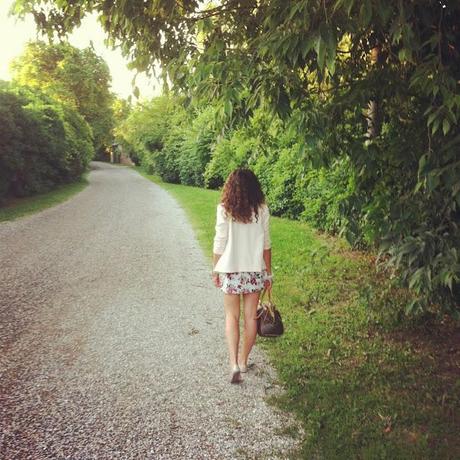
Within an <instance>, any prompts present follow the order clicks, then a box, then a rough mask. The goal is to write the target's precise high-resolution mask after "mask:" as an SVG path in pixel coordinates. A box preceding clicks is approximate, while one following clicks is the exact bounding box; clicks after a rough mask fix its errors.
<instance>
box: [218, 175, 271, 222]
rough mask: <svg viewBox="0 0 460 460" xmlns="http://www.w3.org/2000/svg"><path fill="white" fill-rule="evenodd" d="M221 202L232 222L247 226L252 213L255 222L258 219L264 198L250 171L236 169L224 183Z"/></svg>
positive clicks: (254, 176) (258, 183) (257, 182)
mask: <svg viewBox="0 0 460 460" xmlns="http://www.w3.org/2000/svg"><path fill="white" fill-rule="evenodd" d="M221 202H222V205H223V207H224V209H225V212H226V213H227V214H228V215H230V216H231V217H232V219H233V220H235V221H237V222H242V223H244V224H247V223H249V222H251V221H252V215H253V213H254V215H255V218H256V220H257V219H258V218H259V207H260V206H261V205H262V204H263V203H265V196H264V194H263V192H262V188H261V186H260V182H259V180H258V179H257V177H256V175H255V174H254V173H253V172H252V171H251V170H250V169H246V168H238V169H235V171H233V172H232V173H231V174H230V175H229V176H228V178H227V180H226V181H225V184H224V189H223V191H222V200H221Z"/></svg>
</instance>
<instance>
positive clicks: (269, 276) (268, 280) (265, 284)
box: [264, 273, 273, 291]
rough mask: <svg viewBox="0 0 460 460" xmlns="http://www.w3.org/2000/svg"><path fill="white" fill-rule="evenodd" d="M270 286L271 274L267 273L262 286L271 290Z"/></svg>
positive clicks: (271, 283) (271, 285)
mask: <svg viewBox="0 0 460 460" xmlns="http://www.w3.org/2000/svg"><path fill="white" fill-rule="evenodd" d="M272 287H273V275H272V274H271V273H268V274H267V276H266V278H265V280H264V288H265V289H266V290H267V291H271V290H272Z"/></svg>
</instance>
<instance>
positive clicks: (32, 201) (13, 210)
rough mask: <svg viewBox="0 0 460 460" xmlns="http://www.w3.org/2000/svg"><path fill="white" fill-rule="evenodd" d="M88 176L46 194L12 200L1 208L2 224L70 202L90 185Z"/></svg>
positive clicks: (0, 217)
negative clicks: (70, 199) (69, 200)
mask: <svg viewBox="0 0 460 460" xmlns="http://www.w3.org/2000/svg"><path fill="white" fill-rule="evenodd" d="M87 176H88V173H85V174H84V175H83V177H82V178H81V179H80V180H79V181H77V182H74V183H71V184H66V185H62V186H60V187H57V188H55V189H54V190H51V191H49V192H46V193H40V194H39V195H34V196H29V197H24V198H14V199H10V200H9V201H8V202H7V203H6V205H4V206H3V207H1V208H0V222H2V221H5V220H14V219H17V218H18V217H22V216H26V215H28V214H33V213H36V212H39V211H42V210H44V209H46V208H49V207H51V206H55V205H57V204H59V203H62V202H63V201H66V200H68V199H69V198H71V197H72V196H74V195H75V194H76V193H78V192H80V191H81V190H83V189H84V188H85V187H86V186H87V185H88V180H87Z"/></svg>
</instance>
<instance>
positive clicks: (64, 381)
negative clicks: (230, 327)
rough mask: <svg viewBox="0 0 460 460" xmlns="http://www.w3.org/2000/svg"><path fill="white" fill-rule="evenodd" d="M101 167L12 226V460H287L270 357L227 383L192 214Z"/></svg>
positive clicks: (2, 263) (3, 302) (5, 438)
mask: <svg viewBox="0 0 460 460" xmlns="http://www.w3.org/2000/svg"><path fill="white" fill-rule="evenodd" d="M92 167H93V171H92V172H91V174H90V175H89V182H90V185H89V186H88V187H86V189H85V190H83V191H82V192H80V193H79V194H77V195H76V196H75V197H73V198H72V199H70V200H69V201H67V202H65V203H62V204H60V205H58V206H55V207H53V208H50V209H47V210H45V211H43V212H40V213H38V214H35V215H32V216H29V217H25V218H22V219H19V220H16V221H12V222H4V223H1V224H0V457H1V458H5V459H8V460H12V459H26V458H30V459H33V460H40V459H64V458H69V459H72V460H76V459H82V460H83V459H84V460H90V459H97V460H100V459H140V460H143V459H225V458H228V459H233V458H258V459H262V458H289V455H288V453H287V452H288V449H289V448H290V447H292V445H293V441H292V440H291V439H290V438H288V437H285V436H281V435H277V434H276V433H277V432H278V431H279V428H283V427H286V426H287V425H288V424H289V423H291V422H290V421H289V420H287V419H286V418H285V417H284V416H282V415H280V414H277V413H274V412H273V409H272V408H271V407H269V406H267V405H266V403H265V402H264V396H265V395H266V393H267V392H268V393H270V392H272V391H276V387H274V386H273V383H272V379H273V377H274V373H273V371H272V370H271V369H270V367H269V366H268V365H267V364H266V363H265V362H264V359H263V356H262V355H261V353H260V352H256V354H255V362H256V368H255V369H254V370H252V373H250V374H249V375H248V376H247V377H246V378H245V381H244V383H243V384H241V385H239V386H238V385H230V384H229V383H228V382H227V372H228V370H227V361H226V360H227V358H226V349H225V342H224V337H223V309H222V305H221V303H222V300H221V296H220V294H219V292H218V291H217V290H215V289H214V288H213V287H212V286H211V283H210V279H209V262H208V261H207V260H205V258H204V256H203V254H202V252H201V250H200V249H199V247H198V243H197V241H196V239H195V237H194V235H193V232H192V230H191V228H190V225H189V223H188V221H187V220H186V217H185V215H184V212H183V211H182V209H181V208H180V207H179V206H178V205H177V203H176V202H175V201H174V200H173V199H172V198H171V197H170V196H169V195H168V194H167V193H166V192H165V191H164V190H162V189H161V188H160V187H159V186H157V185H155V184H153V183H151V182H149V181H148V180H146V179H145V178H143V177H141V176H140V175H139V174H138V173H137V172H135V171H134V170H132V169H130V168H128V167H120V166H112V165H109V164H104V163H100V162H94V163H92ZM280 451H281V452H283V454H277V452H280Z"/></svg>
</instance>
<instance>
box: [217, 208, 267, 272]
mask: <svg viewBox="0 0 460 460" xmlns="http://www.w3.org/2000/svg"><path fill="white" fill-rule="evenodd" d="M269 218H270V212H269V210H268V206H267V205H265V204H263V205H262V206H261V207H260V208H259V213H258V219H257V220H256V219H255V216H253V219H252V222H250V223H247V224H244V223H241V222H236V221H234V220H232V218H231V216H226V215H225V209H224V207H223V205H222V204H219V205H218V206H217V218H216V235H215V237H214V247H213V251H214V254H221V257H220V259H219V261H218V262H217V264H216V266H215V267H214V271H216V272H220V273H235V272H261V271H262V270H264V269H265V268H266V266H265V261H264V257H263V254H264V249H270V248H271V241H270V231H269Z"/></svg>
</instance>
